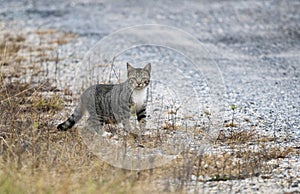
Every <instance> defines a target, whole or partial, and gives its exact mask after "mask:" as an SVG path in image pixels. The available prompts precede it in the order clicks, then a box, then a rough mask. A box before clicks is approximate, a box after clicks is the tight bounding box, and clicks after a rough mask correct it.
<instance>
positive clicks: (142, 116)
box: [136, 106, 146, 131]
mask: <svg viewBox="0 0 300 194" xmlns="http://www.w3.org/2000/svg"><path fill="white" fill-rule="evenodd" d="M136 116H137V120H138V122H139V127H140V130H141V131H144V130H145V128H146V107H145V106H143V107H142V108H140V109H139V110H137V112H136Z"/></svg>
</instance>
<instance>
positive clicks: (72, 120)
mask: <svg viewBox="0 0 300 194" xmlns="http://www.w3.org/2000/svg"><path fill="white" fill-rule="evenodd" d="M83 113H84V109H83V107H82V104H81V102H79V105H78V106H77V107H76V108H75V110H74V112H73V114H72V115H71V116H70V117H69V118H68V119H67V120H66V121H65V122H63V123H61V124H59V125H58V126H57V129H58V130H59V131H67V130H68V129H71V128H72V127H73V126H74V125H75V124H76V123H77V122H78V121H79V120H80V119H81V118H82V115H83Z"/></svg>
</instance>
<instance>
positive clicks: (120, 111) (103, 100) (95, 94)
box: [57, 63, 151, 132]
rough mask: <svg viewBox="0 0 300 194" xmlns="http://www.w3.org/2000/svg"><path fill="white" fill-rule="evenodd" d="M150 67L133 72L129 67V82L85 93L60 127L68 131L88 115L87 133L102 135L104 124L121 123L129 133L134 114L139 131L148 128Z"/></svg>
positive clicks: (90, 89)
mask: <svg viewBox="0 0 300 194" xmlns="http://www.w3.org/2000/svg"><path fill="white" fill-rule="evenodd" d="M150 73H151V64H150V63H148V64H147V65H146V66H145V67H144V68H134V67H133V66H131V65H130V64H129V63H127V80H126V81H125V82H123V83H120V84H97V85H93V86H91V87H89V88H88V89H86V90H85V91H84V92H83V94H82V95H81V96H80V99H79V103H78V105H77V107H76V108H75V110H74V112H73V114H72V115H71V116H70V118H68V119H67V120H66V121H65V122H63V123H61V124H59V125H58V126H57V129H58V130H61V131H67V130H68V129H70V128H72V127H73V126H74V125H75V124H76V123H77V122H78V121H79V120H80V119H81V118H82V116H83V114H84V113H85V112H88V113H89V118H88V129H89V130H93V131H95V130H97V132H99V130H100V131H102V126H103V125H104V124H117V123H122V124H123V127H124V129H125V130H126V131H128V132H129V131H130V130H131V125H130V116H131V114H135V115H136V117H137V120H138V122H139V126H140V129H144V128H145V125H146V120H145V119H146V99H147V86H148V85H149V83H150Z"/></svg>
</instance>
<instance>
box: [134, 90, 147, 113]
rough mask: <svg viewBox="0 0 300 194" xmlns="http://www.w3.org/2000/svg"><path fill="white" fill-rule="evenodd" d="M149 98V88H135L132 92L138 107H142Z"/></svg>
mask: <svg viewBox="0 0 300 194" xmlns="http://www.w3.org/2000/svg"><path fill="white" fill-rule="evenodd" d="M146 100H147V88H144V89H142V90H134V91H133V94H132V101H133V102H134V105H135V107H136V108H140V107H142V106H143V104H144V103H145V102H146Z"/></svg>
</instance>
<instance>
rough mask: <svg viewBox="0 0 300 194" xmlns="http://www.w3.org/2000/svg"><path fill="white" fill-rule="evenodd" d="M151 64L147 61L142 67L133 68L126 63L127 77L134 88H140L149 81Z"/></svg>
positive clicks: (145, 85)
mask: <svg viewBox="0 0 300 194" xmlns="http://www.w3.org/2000/svg"><path fill="white" fill-rule="evenodd" d="M150 73H151V64H150V63H148V64H147V65H146V66H145V67H144V68H134V67H133V66H131V65H130V64H129V63H127V77H128V82H129V84H130V85H131V87H132V88H133V89H135V90H141V89H144V88H145V87H147V86H148V85H149V83H150Z"/></svg>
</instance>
